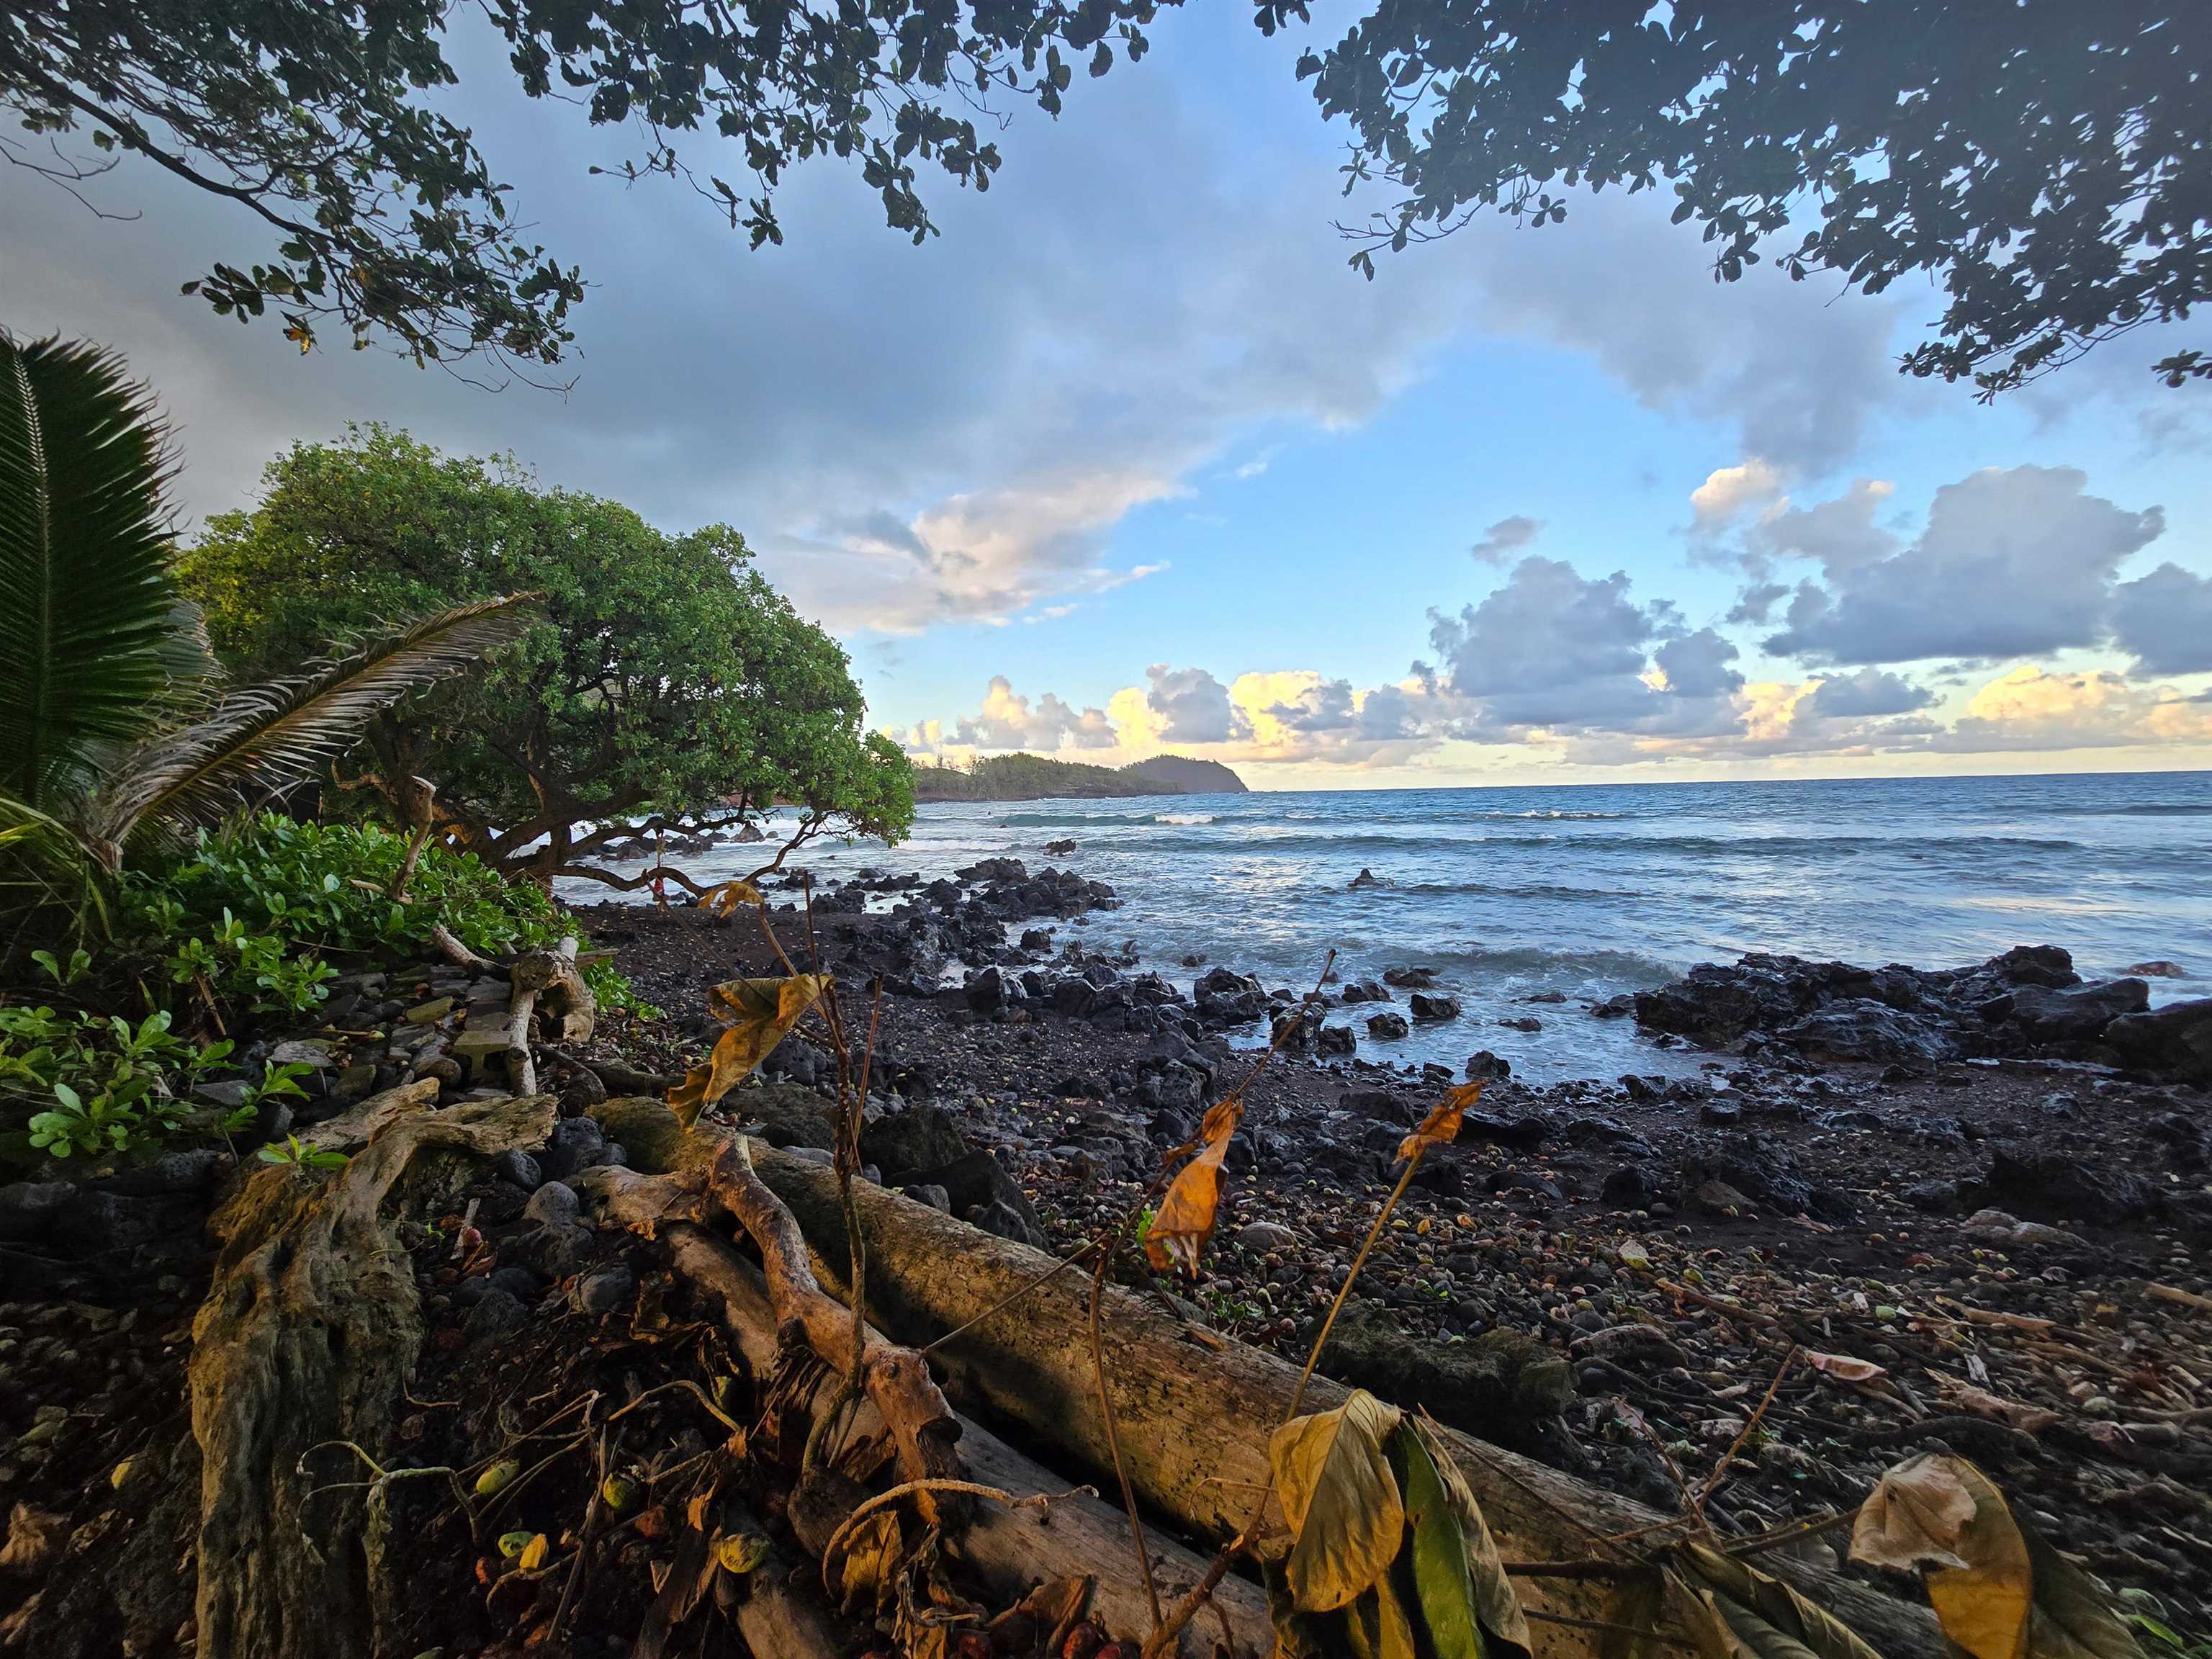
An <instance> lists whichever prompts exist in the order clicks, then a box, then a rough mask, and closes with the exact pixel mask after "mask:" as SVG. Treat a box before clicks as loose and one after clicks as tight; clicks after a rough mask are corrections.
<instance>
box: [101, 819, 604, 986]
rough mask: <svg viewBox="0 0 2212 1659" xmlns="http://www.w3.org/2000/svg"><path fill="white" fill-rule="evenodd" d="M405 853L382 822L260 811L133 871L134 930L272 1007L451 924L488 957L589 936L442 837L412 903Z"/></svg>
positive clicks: (166, 955)
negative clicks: (396, 885)
mask: <svg viewBox="0 0 2212 1659" xmlns="http://www.w3.org/2000/svg"><path fill="white" fill-rule="evenodd" d="M406 856H407V843H406V840H405V838H404V836H398V835H396V834H394V833H393V832H392V831H391V830H388V829H382V828H380V827H379V826H378V825H376V824H373V823H370V824H357V825H356V824H318V823H295V821H294V820H292V819H290V818H288V817H283V815H281V814H279V813H275V812H264V813H260V814H258V815H257V816H255V817H251V818H248V819H246V820H244V821H242V822H240V823H236V824H234V825H232V826H230V827H228V828H226V829H222V830H221V831H219V832H215V833H209V832H205V831H204V832H202V833H201V835H200V836H199V838H198V840H197V842H196V843H195V845H194V846H193V848H192V849H191V853H190V854H188V855H187V856H185V857H184V858H182V859H180V860H177V861H175V862H173V863H171V864H169V865H167V866H156V867H155V868H154V869H152V870H149V871H147V872H132V873H131V874H129V875H127V876H126V877H125V917H126V920H125V928H124V930H123V931H124V932H125V933H126V934H128V935H130V936H132V937H134V938H136V939H141V940H144V941H147V942H148V944H149V953H150V954H152V955H153V956H155V958H156V959H157V960H159V961H160V962H161V965H162V969H163V970H164V972H165V973H166V975H167V978H168V980H169V981H170V983H171V984H172V985H173V986H178V987H185V986H194V987H200V986H204V987H206V989H207V990H208V992H209V993H210V994H212V995H214V996H216V997H217V998H219V999H220V1000H222V1001H224V1002H226V1003H228V1004H229V1005H230V1006H232V1007H234V1008H237V1009H242V1010H248V1011H252V1012H264V1013H268V1012H307V1011H308V1010H311V1009H313V1008H315V1007H318V1006H320V1005H321V1003H322V1002H323V1000H324V999H325V996H326V995H327V994H328V993H327V991H326V989H325V981H329V980H331V979H334V978H336V977H337V975H338V974H339V972H340V971H341V969H340V968H339V967H337V966H334V965H332V963H331V960H330V958H331V957H334V956H335V957H342V958H343V957H358V958H360V959H361V961H362V963H363V965H366V963H368V962H369V961H370V960H372V959H375V958H380V957H386V956H390V955H392V954H401V955H415V954H419V953H420V952H422V951H424V950H427V949H428V948H429V947H430V943H431V939H430V934H431V930H432V929H433V928H434V927H437V926H438V925H439V924H441V923H443V924H444V926H445V927H447V929H448V930H450V931H451V932H452V933H453V936H454V937H455V938H457V939H459V940H460V941H461V943H462V944H464V945H467V946H468V947H469V948H470V949H471V950H473V951H483V952H487V953H489V952H492V951H524V950H532V949H536V948H539V947H542V946H545V945H553V944H556V943H557V942H558V941H559V940H560V939H562V937H563V936H565V935H568V934H572V933H580V930H579V929H578V928H577V927H575V925H574V922H573V921H571V920H570V919H569V918H568V916H567V915H564V914H563V913H562V911H561V910H560V909H559V908H557V907H556V905H555V904H554V902H553V901H552V900H551V899H550V898H549V897H548V896H546V895H545V894H544V892H543V891H542V890H539V889H538V888H537V887H534V886H532V885H529V884H526V883H520V882H513V881H509V880H507V878H504V877H502V876H501V875H499V874H498V873H497V872H495V871H493V870H492V869H490V868H489V866H485V865H484V864H483V863H482V862H480V861H479V860H477V859H476V858H475V857H473V856H471V855H470V854H460V853H453V852H449V851H447V849H446V848H441V847H427V848H424V849H423V851H422V859H421V860H420V862H419V863H418V864H417V865H416V869H415V872H414V874H413V876H412V877H411V878H410V879H409V882H408V895H409V897H408V900H407V902H405V903H400V902H396V901H394V900H393V899H392V897H391V896H390V893H391V890H392V882H393V880H394V878H396V877H397V876H398V873H399V866H400V865H401V864H402V863H403V862H404V860H405V858H406ZM585 942H586V944H588V941H585ZM584 977H585V979H586V981H588V982H589V983H590V985H591V987H592V991H593V993H594V994H596V995H597V996H598V997H599V1000H600V1001H601V1003H602V1004H604V1005H606V1006H611V1007H617V1008H620V1007H631V1008H635V1007H638V1006H640V1005H639V1004H638V1002H637V1000H636V999H635V995H634V994H632V992H631V989H630V986H629V981H627V980H625V979H623V976H622V975H620V974H618V973H617V972H615V970H614V969H613V968H612V967H611V966H610V965H608V964H607V963H586V966H585V969H584Z"/></svg>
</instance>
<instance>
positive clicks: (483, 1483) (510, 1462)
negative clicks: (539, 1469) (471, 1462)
mask: <svg viewBox="0 0 2212 1659" xmlns="http://www.w3.org/2000/svg"><path fill="white" fill-rule="evenodd" d="M521 1473H522V1465H521V1464H520V1463H519V1462H516V1461H515V1460H514V1459H513V1458H512V1457H502V1458H501V1459H500V1461H499V1462H496V1463H495V1464H493V1465H492V1466H491V1467H490V1468H488V1469H486V1470H485V1471H484V1472H483V1474H480V1475H478V1476H477V1497H479V1498H496V1497H497V1496H498V1495H499V1493H500V1492H501V1489H502V1488H503V1487H505V1486H506V1485H507V1482H508V1481H510V1480H513V1479H514V1477H515V1476H516V1475H518V1474H521Z"/></svg>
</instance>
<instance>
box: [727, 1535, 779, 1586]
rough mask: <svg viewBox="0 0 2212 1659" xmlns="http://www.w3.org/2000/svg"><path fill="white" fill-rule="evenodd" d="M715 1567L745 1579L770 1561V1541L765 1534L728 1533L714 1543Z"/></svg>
mask: <svg viewBox="0 0 2212 1659" xmlns="http://www.w3.org/2000/svg"><path fill="white" fill-rule="evenodd" d="M768 1552H769V1541H768V1535H767V1534H765V1533H757V1532H726V1533H722V1534H719V1535H718V1536H717V1537H716V1538H715V1540H714V1562H715V1565H718V1566H720V1568H721V1569H722V1571H724V1572H728V1573H735V1574H736V1575H737V1576H738V1577H741V1578H742V1577H744V1575H745V1574H747V1573H749V1572H750V1571H752V1570H753V1569H754V1568H756V1567H757V1566H759V1565H760V1564H761V1563H762V1562H763V1561H765V1560H767V1559H768Z"/></svg>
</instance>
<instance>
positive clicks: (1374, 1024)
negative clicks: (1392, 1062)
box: [1367, 1008, 1413, 1038]
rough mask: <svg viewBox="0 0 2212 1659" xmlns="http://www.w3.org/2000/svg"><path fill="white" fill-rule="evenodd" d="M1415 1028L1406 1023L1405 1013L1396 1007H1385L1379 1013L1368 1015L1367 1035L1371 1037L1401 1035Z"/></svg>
mask: <svg viewBox="0 0 2212 1659" xmlns="http://www.w3.org/2000/svg"><path fill="white" fill-rule="evenodd" d="M1411 1030H1413V1027H1412V1026H1411V1025H1409V1024H1407V1023H1406V1017H1405V1015H1403V1014H1401V1013H1399V1012H1396V1011H1395V1009H1389V1008H1385V1009H1384V1010H1383V1012H1381V1013H1379V1014H1370V1015H1368V1017H1367V1035H1368V1036H1371V1037H1383V1038H1391V1037H1401V1036H1405V1035H1406V1034H1407V1032H1409V1031H1411Z"/></svg>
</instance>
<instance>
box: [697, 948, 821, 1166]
mask: <svg viewBox="0 0 2212 1659" xmlns="http://www.w3.org/2000/svg"><path fill="white" fill-rule="evenodd" d="M828 987H829V975H827V974H794V975H792V976H791V977H790V978H788V979H733V980H728V981H725V982H723V983H722V984H720V985H717V986H716V987H714V989H713V990H711V991H709V992H708V994H707V1007H708V1012H710V1013H712V1014H713V1015H714V1017H715V1018H718V1019H720V1020H721V1021H722V1022H723V1023H724V1024H725V1026H726V1028H727V1029H726V1030H724V1031H723V1033H722V1035H721V1036H720V1037H718V1038H716V1039H715V1042H714V1052H713V1054H710V1055H708V1060H707V1063H706V1064H705V1065H704V1066H693V1067H692V1068H691V1070H690V1073H689V1074H688V1075H686V1077H685V1078H684V1081H683V1082H681V1083H679V1084H678V1085H676V1087H674V1088H673V1089H671V1090H670V1091H668V1104H669V1109H671V1110H672V1111H673V1112H674V1113H675V1114H676V1115H677V1117H678V1119H679V1120H680V1121H682V1122H683V1125H684V1127H685V1128H687V1129H688V1128H690V1127H691V1126H692V1125H693V1124H695V1123H696V1122H697V1121H699V1115H700V1113H702V1112H703V1111H705V1110H706V1109H707V1108H708V1107H709V1106H712V1105H713V1104H714V1103H715V1102H716V1101H718V1100H720V1098H721V1097H723V1096H724V1095H726V1094H727V1093H729V1092H730V1091H731V1090H732V1089H734V1088H736V1087H737V1086H738V1084H740V1083H742V1082H744V1080H745V1079H747V1078H749V1077H750V1076H751V1075H752V1073H753V1070H754V1068H755V1067H757V1066H759V1064H760V1063H761V1061H763V1060H766V1059H767V1058H768V1057H769V1053H770V1052H771V1051H772V1050H773V1049H774V1048H775V1045H776V1044H777V1043H779V1042H782V1041H783V1039H784V1037H785V1036H786V1034H787V1033H788V1032H789V1031H790V1030H791V1028H792V1027H793V1026H794V1025H796V1024H798V1023H799V1016H800V1015H802V1014H804V1013H805V1012H806V1011H807V1010H808V1009H809V1008H811V1007H812V1006H814V1004H815V1002H816V1000H817V999H818V998H819V997H820V996H821V994H822V993H823V991H824V990H825V989H826V988H828Z"/></svg>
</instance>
